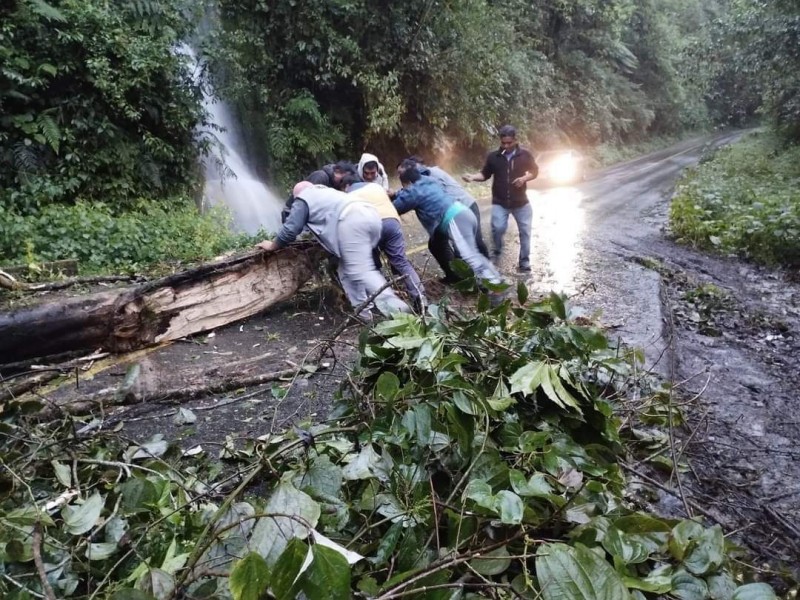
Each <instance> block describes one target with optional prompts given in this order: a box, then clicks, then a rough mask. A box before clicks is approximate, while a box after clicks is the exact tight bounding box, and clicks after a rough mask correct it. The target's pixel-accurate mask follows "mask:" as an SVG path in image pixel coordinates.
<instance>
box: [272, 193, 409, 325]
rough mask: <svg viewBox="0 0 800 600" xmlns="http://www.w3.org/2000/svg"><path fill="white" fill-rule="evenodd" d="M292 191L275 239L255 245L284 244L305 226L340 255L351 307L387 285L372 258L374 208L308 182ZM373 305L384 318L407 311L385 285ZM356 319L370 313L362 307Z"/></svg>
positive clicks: (377, 229) (377, 231)
mask: <svg viewBox="0 0 800 600" xmlns="http://www.w3.org/2000/svg"><path fill="white" fill-rule="evenodd" d="M292 195H293V196H294V198H295V201H294V202H293V203H292V208H291V211H290V212H289V215H288V217H287V218H286V221H285V222H284V224H283V226H282V227H281V229H280V231H278V234H277V236H276V238H275V239H274V240H267V241H264V242H261V243H260V244H258V247H259V248H262V249H263V250H267V251H272V250H276V249H278V248H283V247H284V246H287V245H288V244H290V243H292V242H293V241H294V240H295V238H296V237H297V236H298V235H299V234H300V233H301V232H302V231H303V229H304V228H306V227H307V228H308V229H309V230H310V231H311V233H313V234H314V236H315V237H316V238H317V240H319V243H320V244H322V246H323V248H325V250H327V251H328V252H330V253H331V254H334V255H335V256H337V257H338V258H339V270H338V275H339V281H340V282H341V284H342V287H343V288H344V291H345V294H347V298H348V299H349V300H350V304H352V305H353V308H355V307H357V306H359V305H360V304H362V303H363V302H364V301H365V300H366V299H367V298H368V297H369V296H370V295H372V294H374V293H375V292H377V291H378V290H379V289H381V287H383V286H384V285H386V279H384V277H383V275H382V274H381V273H380V271H378V269H376V268H375V262H374V261H373V258H372V250H373V248H375V247H376V246H377V245H378V240H379V239H380V236H381V218H380V216H379V215H378V212H377V211H376V210H375V208H373V207H372V206H371V205H370V204H369V203H368V202H365V201H363V200H359V199H358V198H355V197H353V196H349V195H348V194H345V193H344V192H340V191H338V190H335V189H333V188H329V187H325V186H322V185H314V184H312V183H310V182H308V181H301V182H300V183H298V184H297V185H295V186H294V190H293V191H292ZM375 307H376V308H377V309H378V311H380V313H381V314H383V315H386V316H388V315H390V314H392V313H396V312H406V313H407V312H411V308H410V307H409V306H408V305H407V304H406V303H405V302H403V301H402V300H401V299H400V298H399V297H398V296H397V294H395V293H394V291H393V290H392V289H391V288H390V287H387V288H386V289H384V290H383V291H381V292H380V293H379V294H378V295H377V296H376V298H375ZM359 317H361V318H362V319H364V320H366V321H370V320H371V319H372V314H371V313H370V311H369V309H368V308H365V309H363V310H362V311H361V313H360V314H359Z"/></svg>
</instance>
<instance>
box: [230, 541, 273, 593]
mask: <svg viewBox="0 0 800 600" xmlns="http://www.w3.org/2000/svg"><path fill="white" fill-rule="evenodd" d="M268 583H269V567H267V563H266V561H265V560H264V559H263V558H262V557H261V555H260V554H257V553H255V552H250V553H249V554H248V555H247V556H245V557H244V558H243V559H241V560H238V561H236V563H235V564H234V565H233V570H232V571H231V576H230V577H229V578H228V587H229V588H230V590H231V595H232V596H233V598H234V600H258V599H259V598H260V597H261V595H262V594H263V593H264V590H266V589H267V584H268Z"/></svg>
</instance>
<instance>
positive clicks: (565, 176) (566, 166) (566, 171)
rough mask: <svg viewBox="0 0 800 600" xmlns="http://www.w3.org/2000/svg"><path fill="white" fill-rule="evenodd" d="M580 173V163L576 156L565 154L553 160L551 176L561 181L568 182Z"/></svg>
mask: <svg viewBox="0 0 800 600" xmlns="http://www.w3.org/2000/svg"><path fill="white" fill-rule="evenodd" d="M577 173H578V165H577V163H576V161H575V159H574V158H572V157H571V156H568V155H565V156H562V157H560V158H558V159H557V160H555V161H553V166H552V167H551V168H550V176H551V177H552V178H553V179H554V180H555V181H559V182H567V181H572V180H573V179H575V176H576V175H577Z"/></svg>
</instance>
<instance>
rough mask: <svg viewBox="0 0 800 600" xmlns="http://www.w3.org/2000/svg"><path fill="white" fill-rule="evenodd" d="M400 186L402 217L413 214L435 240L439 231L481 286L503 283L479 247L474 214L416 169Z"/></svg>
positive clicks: (397, 204)
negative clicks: (482, 284)
mask: <svg viewBox="0 0 800 600" xmlns="http://www.w3.org/2000/svg"><path fill="white" fill-rule="evenodd" d="M400 183H401V184H402V185H403V189H402V190H400V191H399V192H397V194H396V195H395V198H394V200H393V204H394V207H395V208H396V209H397V212H398V213H400V214H401V215H402V214H405V213H407V212H408V211H410V210H413V211H414V212H415V213H416V214H417V218H418V219H419V222H420V223H421V224H422V226H423V227H424V228H425V230H426V231H427V232H428V235H429V236H431V238H432V237H433V236H434V234H435V233H436V232H437V231H438V232H441V233H443V234H444V235H446V236H447V238H448V241H449V243H450V244H452V246H453V247H454V248H455V250H456V251H457V252H458V254H459V256H460V257H461V258H462V259H463V260H464V262H466V263H467V264H468V265H469V267H470V269H472V272H473V273H474V275H475V278H476V279H477V280H478V281H479V282H480V281H485V282H488V283H490V284H499V283H502V278H501V277H500V273H498V271H497V269H495V268H494V266H493V265H492V263H491V262H490V261H489V259H488V258H486V257H485V256H483V255H482V254H481V253H480V252H479V251H478V247H477V246H476V245H475V230H476V228H477V223H476V222H475V215H473V214H472V212H471V211H470V210H468V209H467V208H466V207H465V206H464V205H463V204H461V203H460V202H456V201H455V200H453V199H452V198H451V197H450V196H448V195H447V194H446V193H445V191H444V188H442V186H441V185H439V184H438V183H437V182H436V181H435V180H434V179H432V178H431V177H426V176H424V175H422V174H420V172H419V171H418V170H417V168H416V166H414V167H411V168H408V169H406V170H405V171H403V174H402V175H400ZM489 296H490V299H492V300H493V301H500V300H502V297H503V296H502V294H497V293H494V292H492V293H490V294H489Z"/></svg>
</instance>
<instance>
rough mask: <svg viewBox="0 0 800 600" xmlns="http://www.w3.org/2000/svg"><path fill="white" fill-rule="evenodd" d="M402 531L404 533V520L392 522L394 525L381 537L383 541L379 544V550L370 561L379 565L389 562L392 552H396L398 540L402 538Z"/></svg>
mask: <svg viewBox="0 0 800 600" xmlns="http://www.w3.org/2000/svg"><path fill="white" fill-rule="evenodd" d="M402 533H403V523H402V522H396V523H392V526H391V527H389V531H388V532H386V535H384V536H383V537H381V541H380V543H379V544H378V550H377V552H376V553H375V557H374V558H371V559H370V562H371V563H372V564H374V565H375V566H377V567H379V566H381V565H383V564H386V563H387V562H389V559H390V558H391V557H392V553H393V552H394V549H395V547H396V546H397V542H398V540H399V539H400V535H401V534H402Z"/></svg>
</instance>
